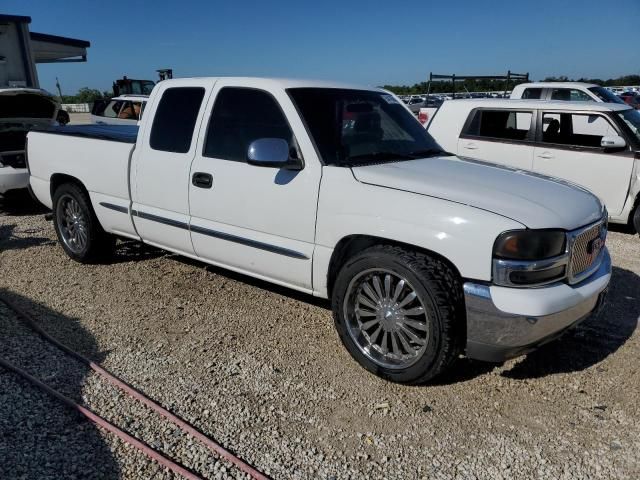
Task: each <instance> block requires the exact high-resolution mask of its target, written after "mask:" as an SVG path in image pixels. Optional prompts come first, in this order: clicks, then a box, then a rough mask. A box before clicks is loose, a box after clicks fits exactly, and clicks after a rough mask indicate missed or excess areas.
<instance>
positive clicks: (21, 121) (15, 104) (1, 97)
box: [0, 88, 58, 128]
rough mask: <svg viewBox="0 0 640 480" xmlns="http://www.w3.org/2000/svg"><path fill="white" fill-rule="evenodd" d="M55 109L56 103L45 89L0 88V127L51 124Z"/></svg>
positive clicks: (56, 108)
mask: <svg viewBox="0 0 640 480" xmlns="http://www.w3.org/2000/svg"><path fill="white" fill-rule="evenodd" d="M57 110H58V103H57V102H56V100H55V99H54V98H53V97H52V96H51V94H49V93H48V92H46V91H45V90H39V89H36V88H7V89H0V128H2V127H3V126H4V127H8V126H10V127H12V128H15V127H19V126H21V125H24V126H25V127H27V128H29V127H30V126H43V125H51V124H52V122H54V120H55V117H56V113H57Z"/></svg>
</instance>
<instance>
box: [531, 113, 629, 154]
mask: <svg viewBox="0 0 640 480" xmlns="http://www.w3.org/2000/svg"><path fill="white" fill-rule="evenodd" d="M607 135H617V132H616V130H615V128H614V127H613V126H612V125H611V124H610V123H609V121H608V120H607V119H606V118H604V117H603V116H601V115H589V114H582V113H543V115H542V141H543V142H545V143H556V144H561V145H570V146H574V147H584V148H600V141H601V140H602V137H604V136H607Z"/></svg>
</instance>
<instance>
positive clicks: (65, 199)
mask: <svg viewBox="0 0 640 480" xmlns="http://www.w3.org/2000/svg"><path fill="white" fill-rule="evenodd" d="M56 222H57V224H58V230H59V231H60V236H61V237H62V241H63V242H64V244H65V245H66V247H67V248H68V249H69V250H71V251H72V252H74V253H78V254H79V253H82V252H83V251H84V250H85V248H86V247H87V241H88V234H87V219H86V215H85V213H84V212H83V211H82V207H81V206H80V204H79V203H78V201H77V200H76V199H75V198H74V197H72V196H71V195H67V194H65V195H63V196H62V197H60V200H59V201H58V206H57V210H56Z"/></svg>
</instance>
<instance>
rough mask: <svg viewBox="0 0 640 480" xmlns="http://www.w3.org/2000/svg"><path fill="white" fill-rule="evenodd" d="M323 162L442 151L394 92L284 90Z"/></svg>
mask: <svg viewBox="0 0 640 480" xmlns="http://www.w3.org/2000/svg"><path fill="white" fill-rule="evenodd" d="M287 91H288V93H289V95H290V96H291V98H292V100H293V102H294V103H295V104H296V107H297V108H298V111H299V112H300V113H301V115H302V117H303V119H304V121H305V122H306V124H307V127H308V128H309V132H310V134H311V136H312V137H313V140H314V142H315V144H316V146H317V148H318V150H319V152H320V155H321V156H322V160H323V161H324V163H325V164H327V165H339V166H352V165H361V164H365V163H372V162H375V163H381V162H387V161H398V160H411V159H415V158H424V157H429V156H434V155H443V154H444V155H446V153H445V152H443V150H442V148H441V147H440V146H439V145H438V144H437V143H436V141H435V140H434V139H433V138H432V137H431V135H429V134H428V133H427V131H426V130H425V129H424V127H423V126H422V125H421V124H420V123H419V122H418V121H417V120H416V118H415V117H414V116H413V115H412V114H411V112H409V111H407V109H406V107H404V106H403V105H402V104H401V103H400V102H399V101H398V100H397V99H396V97H394V96H393V95H389V94H385V93H382V92H373V91H369V90H346V89H337V88H292V89H289V90H287Z"/></svg>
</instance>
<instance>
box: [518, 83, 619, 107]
mask: <svg viewBox="0 0 640 480" xmlns="http://www.w3.org/2000/svg"><path fill="white" fill-rule="evenodd" d="M510 98H511V99H512V100H558V101H569V102H599V103H624V100H622V99H621V98H620V97H618V96H617V95H616V94H615V93H613V92H612V91H611V90H609V89H608V88H605V87H601V86H600V85H596V84H595V83H584V82H535V83H521V84H520V85H516V86H515V87H514V89H513V90H512V91H511V96H510Z"/></svg>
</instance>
